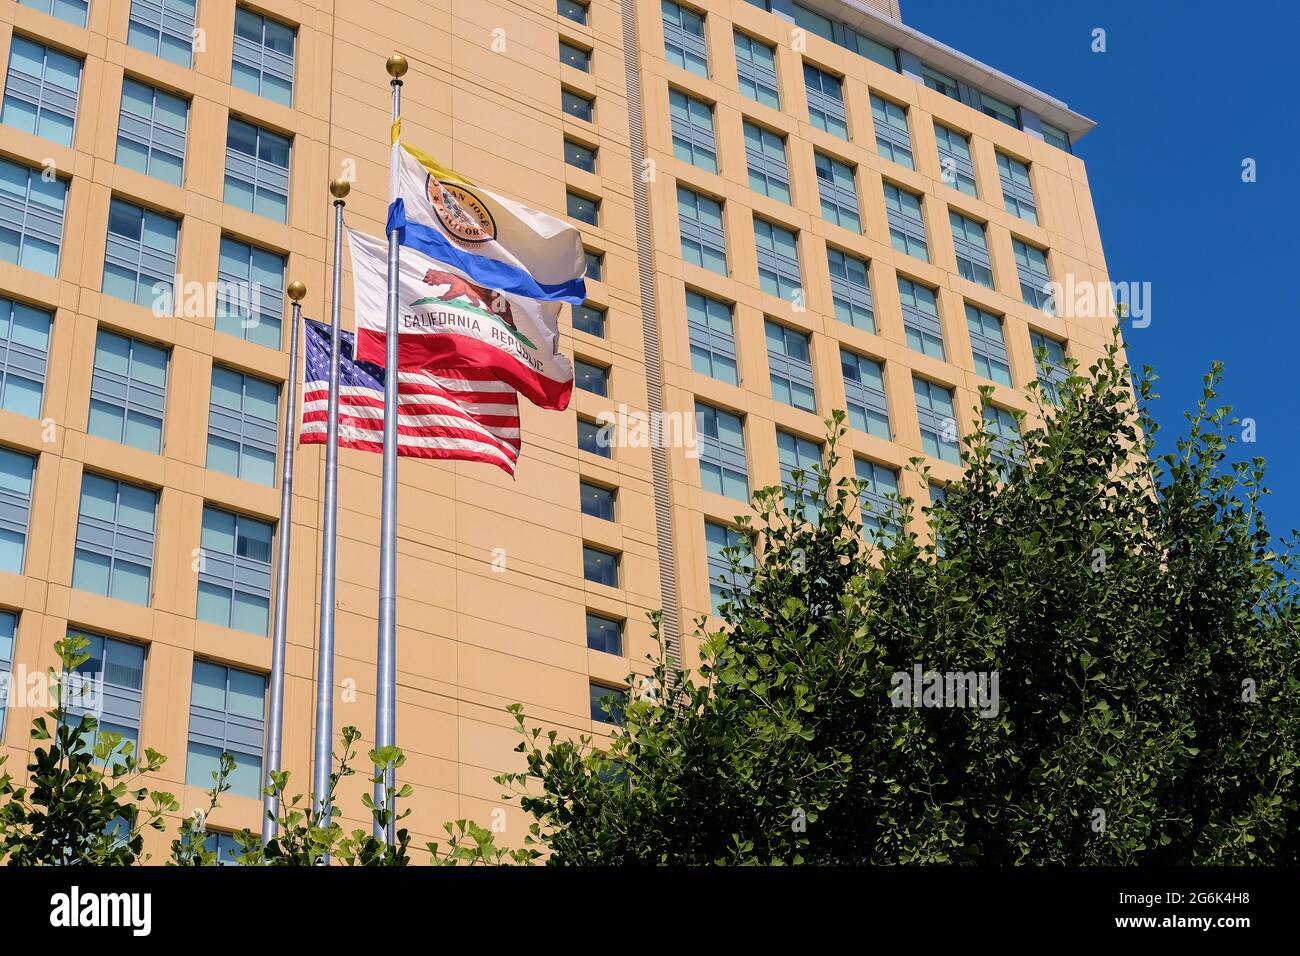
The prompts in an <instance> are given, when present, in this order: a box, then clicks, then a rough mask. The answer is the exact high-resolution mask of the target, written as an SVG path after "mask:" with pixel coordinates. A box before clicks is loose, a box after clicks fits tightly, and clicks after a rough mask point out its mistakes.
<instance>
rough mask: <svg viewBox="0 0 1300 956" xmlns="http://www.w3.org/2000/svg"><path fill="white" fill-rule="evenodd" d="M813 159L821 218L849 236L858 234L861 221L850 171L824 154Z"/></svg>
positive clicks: (846, 166)
mask: <svg viewBox="0 0 1300 956" xmlns="http://www.w3.org/2000/svg"><path fill="white" fill-rule="evenodd" d="M813 157H814V159H815V161H816V166H817V186H818V189H819V190H820V193H821V200H822V218H823V219H825V220H826V221H827V222H833V223H835V225H837V226H842V227H843V228H845V229H848V230H849V231H850V232H861V231H862V218H861V216H860V215H859V213H858V187H857V182H856V181H855V178H854V175H853V167H852V166H850V165H849V164H848V163H841V162H840V161H839V160H838V159H831V158H830V157H829V156H827V155H825V154H824V153H814V154H813Z"/></svg>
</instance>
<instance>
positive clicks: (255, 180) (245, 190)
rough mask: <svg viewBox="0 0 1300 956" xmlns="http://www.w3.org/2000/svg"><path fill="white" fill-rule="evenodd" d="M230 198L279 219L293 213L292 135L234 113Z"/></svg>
mask: <svg viewBox="0 0 1300 956" xmlns="http://www.w3.org/2000/svg"><path fill="white" fill-rule="evenodd" d="M225 197H226V202H228V203H230V204H231V205H232V206H234V207H235V208H237V209H243V210H244V211H245V212H253V213H257V215H259V216H266V217H267V218H268V219H274V220H275V221H276V222H287V221H288V216H289V138H288V137H287V136H281V135H280V134H279V133H272V132H271V131H270V130H267V129H262V128H261V127H260V126H254V125H253V124H252V123H245V122H244V121H243V120H237V119H235V118H234V117H233V116H232V117H231V118H230V125H229V127H228V128H227V136H226V192H225Z"/></svg>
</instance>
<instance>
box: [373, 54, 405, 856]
mask: <svg viewBox="0 0 1300 956" xmlns="http://www.w3.org/2000/svg"><path fill="white" fill-rule="evenodd" d="M385 68H386V69H387V70H388V75H389V76H390V77H392V87H393V128H394V134H395V135H394V139H393V153H392V158H391V161H390V170H389V176H390V179H391V182H390V187H391V188H390V193H391V195H390V200H392V199H396V198H397V169H398V167H397V149H398V142H399V139H398V136H397V123H398V120H400V119H401V116H402V77H403V76H405V75H406V69H407V64H406V57H404V56H402V55H401V54H400V53H394V54H393V55H392V56H390V57H389V58H388V62H387V64H385ZM397 284H398V246H397V232H396V231H395V230H390V231H389V233H388V313H387V316H386V321H385V325H384V333H385V353H384V471H383V494H382V517H381V518H380V523H379V648H378V655H377V661H376V687H375V747H376V748H380V747H390V746H392V745H393V744H394V743H396V739H397V377H398V375H397ZM376 770H378V768H376ZM376 776H377V777H378V776H379V774H378V772H377V773H376ZM395 777H396V774H395V773H394V772H393V771H392V770H387V771H385V772H384V773H383V776H382V778H381V779H379V780H378V782H376V783H375V794H374V799H375V805H376V806H380V805H385V806H388V808H389V809H390V810H391V809H392V807H391V802H390V800H389V799H388V796H389V795H390V794H392V793H394V792H395V789H394V788H395V784H396V780H395ZM373 830H374V835H375V836H376V837H383V838H384V839H385V840H387V842H388V845H389V846H394V845H396V843H397V827H396V824H395V821H392V820H390V821H389V823H388V826H387V827H381V826H380V824H379V821H378V820H376V821H375V822H374V825H373Z"/></svg>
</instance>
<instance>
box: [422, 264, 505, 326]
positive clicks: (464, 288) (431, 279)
mask: <svg viewBox="0 0 1300 956" xmlns="http://www.w3.org/2000/svg"><path fill="white" fill-rule="evenodd" d="M424 282H425V284H426V285H431V286H433V287H434V288H435V289H436V290H439V291H437V292H436V297H437V299H438V301H440V302H455V301H456V300H457V299H464V300H466V301H467V302H468V303H469V304H470V305H471V306H473V307H474V308H476V309H481V310H482V311H484V312H490V313H491V314H493V315H495V316H497V317H498V318H500V319H501V321H503V322H505V324H506V325H508V326H510V328H511V330H512V331H515V332H518V331H519V329H518V327H517V326H516V325H515V320H514V316H512V315H511V314H510V304H509V303H508V302H507V301H506V298H505V296H503V295H497V294H494V293H493V292H492V291H491V290H489V289H485V288H483V286H481V285H475V284H474V283H473V282H470V281H469V280H467V279H462V278H461V277H460V276H458V275H452V274H451V273H450V272H439V271H438V270H436V269H429V270H428V271H427V272H425V274H424ZM493 300H495V301H496V302H498V303H500V308H493V306H492V302H493Z"/></svg>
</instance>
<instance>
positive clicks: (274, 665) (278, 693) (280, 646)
mask: <svg viewBox="0 0 1300 956" xmlns="http://www.w3.org/2000/svg"><path fill="white" fill-rule="evenodd" d="M287 291H288V294H289V298H290V299H291V300H292V301H293V309H292V311H291V315H292V319H291V320H290V321H291V324H290V327H289V388H288V392H289V397H288V401H287V402H286V403H285V415H284V449H283V453H282V458H281V461H283V463H284V464H283V469H284V470H283V474H282V475H281V478H280V525H279V528H280V536H279V539H278V541H277V542H276V552H275V627H274V630H273V631H272V637H271V714H270V720H269V721H268V722H267V729H266V773H267V777H266V780H264V781H263V784H266V783H268V782H269V781H270V777H271V774H272V773H277V772H279V770H280V750H281V747H282V744H283V732H284V651H285V643H286V640H287V629H288V624H289V538H290V536H291V534H292V532H293V452H294V446H295V441H294V432H295V427H296V425H297V420H298V417H297V416H298V413H297V405H298V329H299V328H300V327H301V326H302V299H303V296H305V295H306V294H307V287H306V286H305V285H303V284H302V283H301V282H291V283H289V288H288V290H287ZM262 810H263V813H262V842H263V843H269V842H270V841H271V840H273V839H275V836H276V833H277V832H278V831H279V821H278V819H277V818H278V817H279V813H280V801H279V799H278V798H277V797H276V796H275V795H274V794H273V793H272V792H270V790H269V789H268V790H266V791H264V792H263V794H262Z"/></svg>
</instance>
